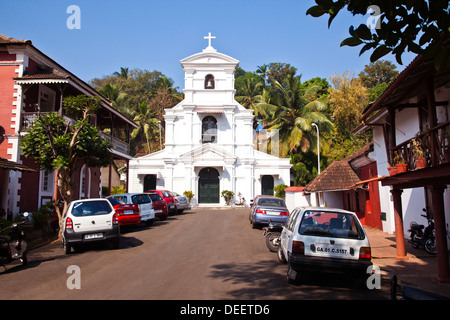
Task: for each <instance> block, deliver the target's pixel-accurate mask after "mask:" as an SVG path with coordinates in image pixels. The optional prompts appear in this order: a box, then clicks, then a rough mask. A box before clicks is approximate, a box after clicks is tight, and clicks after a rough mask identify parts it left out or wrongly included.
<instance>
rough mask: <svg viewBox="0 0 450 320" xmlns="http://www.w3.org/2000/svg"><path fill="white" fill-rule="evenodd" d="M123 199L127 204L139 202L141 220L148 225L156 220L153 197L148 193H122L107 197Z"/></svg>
mask: <svg viewBox="0 0 450 320" xmlns="http://www.w3.org/2000/svg"><path fill="white" fill-rule="evenodd" d="M106 198H107V199H110V198H113V199H118V200H121V201H123V202H124V203H127V204H137V206H138V208H139V214H140V215H141V222H145V223H146V224H147V225H148V226H151V225H152V224H153V221H155V210H154V209H153V204H152V199H151V198H150V196H149V195H148V194H147V193H121V194H114V195H112V196H108V197H106Z"/></svg>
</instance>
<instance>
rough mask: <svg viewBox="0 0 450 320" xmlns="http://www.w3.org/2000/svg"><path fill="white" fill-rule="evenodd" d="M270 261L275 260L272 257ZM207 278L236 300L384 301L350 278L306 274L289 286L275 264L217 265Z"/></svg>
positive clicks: (382, 295)
mask: <svg viewBox="0 0 450 320" xmlns="http://www.w3.org/2000/svg"><path fill="white" fill-rule="evenodd" d="M274 259H276V258H275V257H274ZM210 277H212V278H216V279H221V280H222V281H223V282H225V283H227V284H228V285H229V286H230V288H231V289H230V290H229V292H228V294H230V295H232V296H233V297H235V298H237V299H263V300H264V299H312V300H318V299H388V298H389V294H388V292H387V291H386V290H368V289H366V288H361V287H358V281H357V279H355V278H354V277H352V276H351V275H349V276H342V275H332V274H324V273H317V274H312V273H311V274H308V275H305V279H304V281H303V282H302V284H300V285H290V284H288V283H287V279H286V266H285V265H281V264H279V263H278V262H277V261H267V260H264V261H259V262H255V263H252V264H243V263H240V264H235V263H229V264H218V265H214V266H213V270H212V272H211V274H210Z"/></svg>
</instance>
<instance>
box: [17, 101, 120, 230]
mask: <svg viewBox="0 0 450 320" xmlns="http://www.w3.org/2000/svg"><path fill="white" fill-rule="evenodd" d="M64 107H65V112H66V114H67V115H69V116H71V117H72V118H74V119H77V121H76V123H75V124H71V123H70V122H68V121H65V119H64V118H63V117H62V116H59V115H58V114H57V113H49V114H38V119H37V120H36V121H35V122H34V123H33V126H32V127H31V129H30V130H29V131H28V132H27V134H26V135H25V136H24V138H23V140H22V142H21V144H20V146H21V148H22V152H23V155H24V156H26V157H28V158H32V159H34V160H35V161H36V162H37V163H38V164H39V165H40V167H41V169H43V170H46V171H48V172H52V171H56V172H57V189H58V192H59V195H60V197H61V200H62V201H63V207H62V208H61V207H59V206H58V205H57V203H55V204H54V207H55V211H56V213H57V215H58V219H59V224H60V226H61V224H62V221H63V218H64V216H65V213H66V211H67V208H68V205H69V203H70V201H72V200H73V199H72V188H73V183H72V176H73V173H74V172H75V168H76V165H77V164H79V163H80V161H81V162H83V163H86V165H87V166H89V167H102V166H106V165H108V164H109V163H110V162H111V161H112V158H111V154H110V152H109V149H110V148H112V145H111V143H110V142H109V141H108V140H106V139H103V138H102V137H100V135H99V131H98V130H97V128H96V127H94V126H93V125H91V124H89V121H88V120H89V117H90V116H92V115H94V114H95V113H96V112H97V111H98V110H99V109H100V101H99V99H98V98H97V97H87V96H84V95H80V96H74V97H67V98H65V99H64ZM60 229H61V228H60Z"/></svg>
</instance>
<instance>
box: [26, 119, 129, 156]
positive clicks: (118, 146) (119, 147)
mask: <svg viewBox="0 0 450 320" xmlns="http://www.w3.org/2000/svg"><path fill="white" fill-rule="evenodd" d="M47 113H49V112H41V114H47ZM63 118H64V121H65V122H66V123H69V124H71V125H73V124H75V122H76V120H75V119H72V118H70V117H68V116H67V115H63ZM37 119H38V114H37V113H36V112H23V113H22V125H21V129H20V130H21V132H27V131H28V130H30V129H31V127H32V126H33V123H34V122H35V121H36V120H37ZM99 135H100V136H101V137H102V138H104V139H106V140H108V141H110V142H111V143H112V145H113V149H112V150H113V151H117V152H120V153H122V154H125V155H128V154H129V151H130V146H129V144H128V143H127V142H125V141H122V140H120V139H118V138H116V137H113V136H111V135H109V134H107V133H103V132H100V133H99Z"/></svg>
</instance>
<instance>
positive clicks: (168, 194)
mask: <svg viewBox="0 0 450 320" xmlns="http://www.w3.org/2000/svg"><path fill="white" fill-rule="evenodd" d="M161 193H162V194H163V196H164V197H166V198H170V197H172V195H171V194H170V192H169V191H161Z"/></svg>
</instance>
